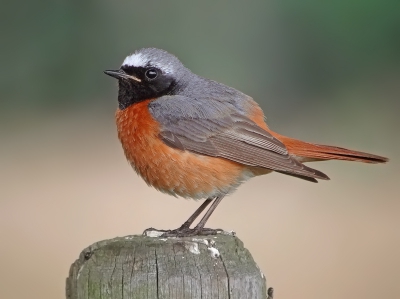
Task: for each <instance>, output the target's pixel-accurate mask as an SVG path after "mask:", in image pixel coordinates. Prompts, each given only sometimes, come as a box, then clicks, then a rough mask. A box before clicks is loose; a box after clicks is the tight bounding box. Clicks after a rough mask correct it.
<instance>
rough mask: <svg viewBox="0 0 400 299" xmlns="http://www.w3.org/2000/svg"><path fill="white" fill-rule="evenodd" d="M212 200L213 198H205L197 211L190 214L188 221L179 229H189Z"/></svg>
mask: <svg viewBox="0 0 400 299" xmlns="http://www.w3.org/2000/svg"><path fill="white" fill-rule="evenodd" d="M213 200H214V198H207V199H206V200H205V201H204V202H203V203H202V204H201V206H200V207H198V209H197V210H196V211H195V212H194V213H193V214H192V216H190V217H189V219H188V220H186V221H185V223H183V224H182V225H181V227H180V228H178V230H179V229H185V228H189V227H190V226H191V225H192V223H193V222H194V221H195V220H196V218H197V217H199V215H200V214H201V212H203V211H204V209H205V208H206V207H207V206H208V205H209V204H210V203H211V202H212V201H213Z"/></svg>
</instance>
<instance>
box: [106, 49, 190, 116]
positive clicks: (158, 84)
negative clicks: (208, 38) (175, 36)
mask: <svg viewBox="0 0 400 299" xmlns="http://www.w3.org/2000/svg"><path fill="white" fill-rule="evenodd" d="M104 73H106V74H107V75H109V76H111V77H114V78H116V79H118V82H119V92H118V103H119V108H120V109H121V110H123V109H125V108H127V107H129V106H130V105H132V104H135V103H138V102H141V101H144V100H147V99H151V98H156V97H160V96H163V95H167V94H170V93H171V92H172V90H174V89H175V88H176V87H177V86H178V84H179V83H180V81H181V79H183V78H184V77H185V76H186V75H188V74H190V71H189V70H188V69H187V68H185V67H184V66H183V64H182V63H181V62H180V61H179V59H178V58H176V57H175V56H174V55H172V54H170V53H168V52H166V51H164V50H160V49H155V48H143V49H140V50H137V51H136V52H134V53H133V54H131V55H129V56H127V57H126V58H125V60H124V62H123V63H122V65H121V67H120V68H119V69H118V70H107V71H104Z"/></svg>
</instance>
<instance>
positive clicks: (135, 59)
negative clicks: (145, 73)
mask: <svg viewBox="0 0 400 299" xmlns="http://www.w3.org/2000/svg"><path fill="white" fill-rule="evenodd" d="M147 63H148V60H147V59H146V58H145V57H144V56H143V55H142V54H141V53H138V54H132V55H129V56H127V57H126V58H125V60H124V62H123V63H122V65H129V66H134V67H138V66H143V67H144V66H146V64H147Z"/></svg>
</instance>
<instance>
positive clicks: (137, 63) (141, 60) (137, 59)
mask: <svg viewBox="0 0 400 299" xmlns="http://www.w3.org/2000/svg"><path fill="white" fill-rule="evenodd" d="M122 65H128V66H133V67H146V66H154V67H156V68H159V69H160V70H162V71H163V72H164V73H167V74H169V73H172V72H173V71H174V69H173V66H172V64H170V63H168V64H161V63H159V62H157V61H153V60H151V59H150V58H148V57H146V56H145V55H143V54H142V53H136V54H132V55H129V56H127V57H126V58H125V60H124V62H123V63H122Z"/></svg>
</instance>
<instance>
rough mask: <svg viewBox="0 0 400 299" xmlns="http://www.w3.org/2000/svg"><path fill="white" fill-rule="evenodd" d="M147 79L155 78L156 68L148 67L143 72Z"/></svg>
mask: <svg viewBox="0 0 400 299" xmlns="http://www.w3.org/2000/svg"><path fill="white" fill-rule="evenodd" d="M145 75H146V77H147V79H150V80H153V79H155V78H157V76H158V73H157V70H156V69H148V70H147V71H146V73H145Z"/></svg>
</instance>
